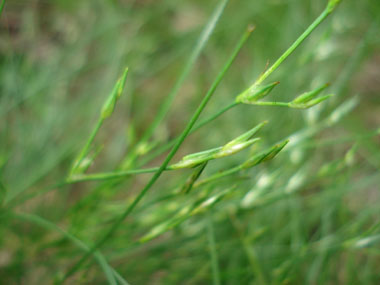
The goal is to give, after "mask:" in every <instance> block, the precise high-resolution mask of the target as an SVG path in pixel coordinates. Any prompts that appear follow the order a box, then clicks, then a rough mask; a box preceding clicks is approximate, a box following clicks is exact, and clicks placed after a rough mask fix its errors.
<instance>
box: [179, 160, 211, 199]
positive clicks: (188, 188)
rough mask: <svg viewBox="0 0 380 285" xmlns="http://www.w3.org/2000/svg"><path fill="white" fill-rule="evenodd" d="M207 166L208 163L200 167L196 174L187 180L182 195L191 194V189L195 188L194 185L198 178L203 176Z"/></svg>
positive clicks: (195, 171) (181, 191)
mask: <svg viewBox="0 0 380 285" xmlns="http://www.w3.org/2000/svg"><path fill="white" fill-rule="evenodd" d="M206 166H207V161H206V162H204V163H203V164H201V165H200V166H198V167H197V168H196V169H195V170H194V172H193V173H192V174H191V176H190V177H189V178H188V179H187V181H186V182H185V184H184V185H183V186H182V187H181V190H180V193H184V194H189V193H190V191H191V189H192V188H193V185H194V183H195V181H197V180H198V178H199V177H200V176H201V174H202V172H203V170H204V169H205V168H206Z"/></svg>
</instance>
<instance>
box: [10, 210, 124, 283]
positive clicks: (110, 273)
mask: <svg viewBox="0 0 380 285" xmlns="http://www.w3.org/2000/svg"><path fill="white" fill-rule="evenodd" d="M11 215H12V216H13V217H15V218H17V219H21V220H24V221H27V222H31V223H34V224H36V225H38V226H40V227H43V228H45V229H47V230H52V231H55V232H58V233H60V234H61V235H63V236H64V237H65V238H67V239H68V240H70V241H71V242H72V243H73V244H74V245H76V246H77V247H78V248H80V249H81V250H83V251H88V250H89V247H88V246H87V245H86V244H85V243H83V242H82V241H81V240H79V239H78V238H76V237H75V236H73V235H72V234H70V233H68V232H66V231H65V230H63V229H61V228H60V227H58V226H57V225H55V224H54V223H52V222H49V221H48V220H45V219H43V218H41V217H39V216H36V215H32V214H26V213H17V214H16V213H12V214H11ZM94 256H95V259H96V260H97V261H98V263H99V265H100V267H101V268H102V269H103V271H104V274H105V275H106V277H107V280H108V283H109V284H115V285H116V284H117V282H116V280H115V277H116V278H117V279H119V280H121V282H122V283H124V284H128V282H127V281H125V280H124V279H123V278H122V277H121V276H120V275H119V274H118V273H117V272H116V271H115V270H114V269H113V268H112V267H111V266H110V265H109V264H108V262H107V260H106V259H105V258H104V256H103V255H102V254H101V253H100V252H96V253H94ZM116 275H117V276H116ZM119 282H120V281H119Z"/></svg>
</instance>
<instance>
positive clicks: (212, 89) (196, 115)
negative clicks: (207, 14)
mask: <svg viewBox="0 0 380 285" xmlns="http://www.w3.org/2000/svg"><path fill="white" fill-rule="evenodd" d="M226 3H227V0H223V1H222V2H221V3H220V4H219V7H218V9H217V13H221V11H222V10H223V9H224V7H225V5H226ZM252 31H253V29H248V30H247V31H246V32H245V33H244V35H243V36H242V38H241V39H240V41H239V43H238V44H237V46H236V47H235V49H234V51H233V53H232V55H231V56H230V58H229V59H228V60H227V63H226V64H225V66H224V67H223V69H222V71H221V72H220V73H219V74H218V76H217V78H216V80H215V81H214V82H213V84H212V86H211V87H210V89H209V90H208V92H207V94H206V95H205V97H204V98H203V99H202V102H201V103H200V105H199V106H198V108H197V110H196V111H195V113H194V115H193V116H192V118H191V119H190V121H189V123H188V124H187V126H186V127H185V129H184V131H183V132H182V134H181V136H180V138H179V140H178V142H176V144H175V145H174V147H173V148H172V150H171V151H170V153H169V154H168V156H167V157H166V158H165V160H164V162H163V163H162V165H161V166H160V168H159V169H158V170H157V172H155V174H154V175H153V177H152V178H151V179H150V181H149V182H148V184H147V185H146V186H145V187H144V188H143V189H142V190H141V192H140V193H139V194H138V195H137V197H136V198H135V200H134V201H133V202H132V203H131V204H130V205H129V207H127V209H126V210H125V211H124V212H123V213H122V214H121V215H120V216H119V218H118V219H117V220H116V222H114V223H113V225H112V226H111V228H110V229H109V230H108V231H107V232H106V234H105V235H104V236H103V237H102V238H101V239H100V240H99V241H98V242H97V243H96V244H95V245H94V246H93V247H92V248H91V250H90V251H89V252H87V253H86V254H85V255H84V256H83V257H82V258H81V259H80V260H79V261H78V262H77V263H76V264H75V265H74V266H73V267H72V268H71V270H69V271H68V272H67V274H66V275H65V276H64V278H63V281H64V280H66V279H67V278H68V277H69V276H71V275H72V274H74V273H75V272H76V271H77V270H78V269H79V267H80V266H81V265H82V263H84V262H85V261H86V260H87V258H88V257H89V256H91V255H92V254H93V252H94V251H96V250H97V249H98V248H100V247H101V246H102V245H103V244H104V243H105V242H106V241H108V239H109V238H110V237H112V235H113V233H114V232H115V231H116V230H117V229H118V228H119V226H120V225H121V224H122V222H123V221H124V220H125V218H126V217H128V216H129V214H130V213H131V212H132V211H133V210H134V209H135V207H136V206H137V204H138V203H139V202H140V200H141V199H142V198H143V197H144V196H145V195H146V193H147V192H148V191H149V190H150V189H151V187H152V186H153V185H154V183H155V182H156V181H157V179H158V178H159V177H160V176H161V174H162V172H163V171H164V170H165V169H166V167H167V166H168V164H169V162H170V160H171V159H172V158H173V156H174V155H175V154H176V152H177V151H178V149H179V147H180V146H181V144H182V143H183V141H184V140H185V138H186V137H187V136H188V134H189V133H190V130H191V129H192V127H193V126H194V124H195V122H196V121H197V120H198V118H199V116H200V115H201V113H202V111H203V110H204V109H205V107H206V105H207V103H208V102H209V101H210V99H211V97H212V95H213V94H214V92H215V90H216V88H217V86H218V85H219V83H220V82H221V80H222V79H223V77H224V75H225V73H226V72H227V70H228V69H229V68H230V66H231V64H232V62H233V61H234V59H235V58H236V56H237V54H238V52H239V51H240V49H241V48H242V46H243V44H244V43H245V41H246V40H247V39H248V37H249V35H250V34H251V32H252Z"/></svg>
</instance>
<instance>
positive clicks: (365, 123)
mask: <svg viewBox="0 0 380 285" xmlns="http://www.w3.org/2000/svg"><path fill="white" fill-rule="evenodd" d="M326 2H327V1H297V0H287V1H278V0H265V1H264V0H260V1H249V0H241V1H230V2H229V3H228V4H227V6H226V7H225V10H224V11H223V14H222V15H221V17H220V19H219V21H218V22H217V24H216V27H215V29H214V30H213V31H212V33H211V35H210V37H209V38H208V40H207V43H205V46H204V48H203V49H202V51H201V53H200V56H199V57H198V58H197V59H196V60H195V61H194V64H193V65H192V66H191V69H190V70H189V71H190V72H189V74H188V75H187V76H186V77H185V78H184V81H183V84H181V85H180V86H179V85H178V87H179V90H178V93H177V96H176V97H175V99H174V102H173V104H172V105H171V108H170V110H169V112H168V113H167V114H166V116H165V117H164V120H163V121H162V122H161V123H160V124H159V125H158V127H157V129H155V131H154V132H153V134H152V136H151V138H149V140H147V141H145V142H144V143H141V137H142V136H143V134H144V132H145V131H146V130H147V129H148V128H149V126H150V124H151V122H152V121H154V120H155V118H157V111H158V110H159V108H160V105H161V104H162V102H163V101H164V100H165V98H167V96H168V94H170V92H171V90H173V86H176V82H177V80H178V78H179V76H180V74H181V73H182V71H183V69H184V67H185V65H186V62H188V58H189V56H190V54H191V53H192V52H193V51H194V49H195V48H194V47H195V46H196V43H197V39H198V37H199V35H200V34H201V32H202V29H203V28H204V27H205V25H206V24H207V22H208V21H209V19H210V17H211V15H212V14H213V13H214V12H213V11H214V9H215V7H216V6H217V5H218V1H214V0H213V1H200V0H199V1H190V0H183V1H176V0H160V1H157V0H156V1H151V0H136V1H127V0H125V1H116V0H108V1H106V0H103V1H100V0H87V1H85V0H83V1H75V0H55V1H43V0H30V1H23V0H10V1H6V4H5V8H4V10H3V13H2V15H1V19H0V22H1V26H0V27H1V30H0V182H1V183H0V189H1V203H2V209H1V223H0V233H1V234H0V242H1V249H0V280H1V282H0V283H2V284H51V283H53V282H58V283H59V282H61V281H62V279H63V278H64V276H65V274H66V273H67V272H70V270H71V269H73V266H74V264H75V263H76V262H77V261H78V260H80V258H81V257H82V256H83V254H84V252H85V251H86V250H88V248H90V247H91V246H92V245H94V244H96V242H97V241H98V240H99V239H100V238H101V237H102V236H104V234H105V233H106V232H107V231H108V229H109V228H110V226H112V224H113V223H114V222H115V221H117V219H118V217H119V216H120V214H121V213H122V212H123V211H124V210H125V208H126V207H127V206H128V205H130V204H131V203H132V201H133V200H134V198H135V197H136V195H138V193H139V192H140V191H141V189H142V188H143V187H144V186H145V185H146V184H147V182H148V181H149V179H150V178H151V175H152V174H144V175H134V176H126V177H124V178H119V179H116V180H115V179H113V180H107V181H91V182H80V183H75V184H66V183H64V182H63V181H64V179H65V178H66V177H67V174H68V172H69V171H70V168H71V167H72V164H73V161H74V159H75V158H76V157H77V155H78V153H79V152H80V150H81V149H82V147H83V146H84V144H85V142H86V141H87V139H88V137H89V135H90V133H91V130H92V129H93V128H94V126H95V124H96V121H97V120H98V117H99V111H100V110H101V108H102V105H103V103H104V101H105V100H106V99H107V96H108V94H109V93H110V91H111V90H112V88H113V86H114V84H115V82H116V80H117V79H118V78H119V76H120V75H121V74H122V72H123V70H124V68H125V67H126V66H128V67H129V73H128V79H127V83H126V86H125V90H124V93H123V96H121V98H120V100H119V101H118V103H117V106H116V109H115V111H114V112H113V114H112V116H111V117H110V118H109V119H107V120H106V121H105V122H104V124H103V126H102V127H101V128H100V130H99V132H98V134H97V136H96V138H95V140H94V144H93V145H94V146H95V147H94V149H95V150H98V149H99V154H98V156H97V157H96V158H95V159H94V161H93V163H92V165H91V166H90V168H89V169H88V170H87V173H98V172H110V171H114V170H121V169H124V170H126V169H136V168H140V167H142V165H143V163H145V162H146V161H147V159H148V158H149V157H150V155H151V154H152V153H154V152H155V151H156V150H157V149H158V148H160V147H161V146H163V145H165V144H166V143H167V142H168V141H170V140H171V139H173V138H175V137H177V136H178V135H179V134H180V133H181V132H182V130H183V129H184V127H185V125H186V123H187V122H188V121H189V119H190V117H191V115H192V114H193V113H194V111H195V109H196V107H197V106H198V104H199V102H200V101H201V99H202V98H203V96H204V94H205V93H206V91H207V89H208V88H209V87H210V85H211V83H212V82H213V80H214V78H215V77H216V76H217V74H218V73H219V71H220V70H221V69H222V68H223V65H224V63H225V62H226V60H227V58H228V57H229V55H230V54H231V51H232V50H233V48H234V46H235V45H236V44H237V42H238V41H239V38H240V35H241V34H243V32H244V30H245V29H246V27H247V25H248V24H251V23H253V24H254V25H255V26H256V30H255V31H254V32H253V33H252V36H251V37H250V38H249V39H248V40H247V42H246V44H245V45H244V46H243V48H242V50H241V51H240V53H239V55H238V57H237V58H236V61H235V62H234V63H233V64H232V66H231V68H230V70H229V71H228V72H227V73H226V75H225V77H224V79H223V81H222V83H221V84H220V86H219V87H218V89H217V90H216V93H215V96H214V97H213V98H212V100H211V101H210V103H209V104H208V105H207V107H206V108H205V110H204V112H203V114H202V115H201V118H200V120H202V119H204V118H207V117H208V116H210V115H212V114H214V113H215V112H217V111H219V110H220V109H222V108H223V107H225V106H226V105H228V104H230V103H231V102H233V100H234V99H235V97H236V95H238V94H239V93H240V92H241V91H243V90H244V89H246V88H247V87H248V86H249V85H250V84H252V83H253V82H254V80H255V79H256V78H257V77H258V76H259V75H260V74H262V72H264V71H265V70H266V68H267V66H268V63H269V65H270V64H271V63H273V62H274V61H275V60H276V59H277V58H278V57H279V56H280V55H281V54H282V53H283V52H284V51H285V50H286V48H288V47H289V46H290V45H291V44H292V43H293V42H294V40H295V39H296V38H297V37H298V36H299V35H300V34H301V33H302V32H303V31H304V30H305V29H306V28H307V27H308V26H309V24H310V23H311V22H312V21H313V20H314V19H315V18H316V17H317V16H318V15H319V14H320V13H321V11H323V9H324V7H325V6H326ZM378 15H380V4H379V2H378V1H376V0H362V1H349V0H346V1H342V3H341V5H339V7H338V8H337V10H336V11H334V13H333V14H332V15H331V16H330V17H329V18H328V19H327V20H326V21H325V22H324V23H322V24H321V25H320V26H319V27H318V28H317V29H316V30H315V31H314V32H313V33H312V34H311V36H310V37H309V38H308V39H307V40H306V41H305V42H304V43H303V44H302V45H301V46H300V47H299V49H297V50H296V52H295V53H294V54H293V55H291V56H290V57H289V58H288V59H287V60H286V61H285V62H284V64H282V65H281V66H280V68H279V69H278V70H276V71H275V72H274V73H273V75H272V76H271V79H270V80H269V81H268V82H266V83H270V82H274V81H280V82H281V83H280V84H279V85H278V86H276V88H275V89H274V90H273V91H272V92H271V94H270V95H269V96H270V100H271V101H285V102H288V101H291V100H293V99H294V98H295V97H296V96H298V95H299V94H301V93H303V92H305V91H309V90H312V89H314V88H316V87H318V86H321V85H323V84H325V83H327V82H329V83H330V84H331V85H330V87H329V89H328V91H327V92H328V93H333V94H335V96H334V97H332V98H330V99H329V100H327V101H326V102H323V103H322V104H319V105H317V106H315V107H312V108H310V109H307V110H299V109H291V108H283V107H273V106H251V105H240V106H237V107H236V108H233V109H231V110H229V111H228V112H226V113H225V114H223V115H222V116H220V117H219V118H218V119H216V120H215V121H213V122H211V123H210V124H207V125H206V126H204V127H203V128H201V129H200V130H198V131H197V132H194V134H192V135H191V136H189V137H188V138H187V139H186V140H185V141H184V143H183V144H182V146H181V148H180V149H179V151H178V153H177V154H176V156H175V157H174V158H173V159H172V162H173V163H174V162H176V161H178V160H180V159H181V157H183V156H184V155H186V154H189V153H194V152H198V151H201V150H205V149H210V148H213V147H217V146H221V145H223V144H225V143H226V142H228V141H230V140H232V139H234V138H236V137H237V136H239V135H240V134H242V133H244V132H246V131H247V130H249V129H251V128H252V127H254V126H255V125H257V124H258V123H260V122H263V121H264V120H268V121H269V123H268V124H267V125H266V126H265V127H264V128H263V129H262V130H261V131H260V134H259V136H260V137H261V142H260V144H259V145H256V144H255V145H253V146H252V148H251V149H250V150H245V151H242V152H241V153H238V154H236V155H234V156H231V157H226V158H221V159H217V160H215V161H210V162H209V163H208V164H207V167H206V168H205V169H204V171H203V173H202V174H201V177H200V179H202V178H205V177H208V176H211V175H212V174H213V173H215V172H217V171H220V170H224V169H229V168H231V167H233V166H236V165H238V164H240V163H242V162H243V161H244V160H245V159H246V158H247V156H248V155H249V153H255V152H256V151H257V150H258V149H260V150H261V149H265V147H270V146H272V145H273V144H274V143H276V142H279V141H282V140H283V139H286V138H289V139H290V143H289V144H288V145H287V146H286V147H285V148H284V150H283V151H282V152H280V154H279V155H278V156H276V158H275V159H273V160H271V161H269V162H267V163H263V164H260V165H258V166H257V167H255V168H252V169H248V170H246V171H243V172H239V173H236V174H234V175H231V176H228V177H226V178H224V179H221V180H217V181H215V182H214V183H210V184H207V185H206V186H204V187H200V188H196V189H193V190H192V191H191V192H190V194H188V195H184V194H178V193H177V192H176V191H177V190H178V188H180V187H182V185H183V184H184V183H185V181H186V180H187V179H188V177H189V175H191V174H192V173H193V170H177V171H170V172H165V173H163V175H162V176H161V177H160V179H159V180H158V181H157V183H156V184H154V185H153V187H152V188H151V191H150V192H149V193H147V195H146V196H145V197H144V198H143V199H142V200H141V201H140V203H139V204H138V206H137V207H136V209H135V210H134V211H133V212H132V213H131V215H129V216H128V217H127V218H126V219H125V221H123V223H122V225H121V226H120V227H119V228H117V229H116V231H115V232H114V233H113V234H112V236H111V237H110V238H109V239H107V241H106V242H105V243H104V244H103V245H102V246H101V247H100V251H99V252H98V255H97V256H98V258H97V260H98V261H99V260H100V264H102V262H103V266H101V267H102V268H103V270H101V269H100V267H99V265H98V263H97V262H96V261H97V260H96V259H94V258H89V259H87V261H86V262H85V263H83V264H82V265H81V266H80V267H79V268H78V270H76V271H75V272H73V273H74V274H73V275H72V276H70V277H68V278H67V279H66V280H65V281H66V283H68V284H78V283H83V284H104V283H106V282H107V281H108V282H110V283H112V282H117V283H119V284H123V282H125V281H123V280H122V279H123V278H124V279H125V280H126V281H127V282H128V283H130V284H210V283H214V284H305V283H309V284H379V283H380V274H379V270H378V268H379V266H380V248H379V243H378V241H380V221H379V218H378V217H379V214H380V207H379V202H380V196H379V190H380V189H379V185H380V175H379V168H380V149H379V143H380V141H379V133H380V132H379V124H380V116H379V114H380V97H379V91H380V68H379V66H380V57H379V55H380V53H379V51H380V37H379V29H380V22H379V21H380V19H379V16H378ZM100 148H101V149H100ZM164 158H165V155H164V156H163V155H161V156H158V157H156V158H155V159H153V160H151V161H150V162H149V163H148V164H146V167H154V166H159V165H160V164H161V163H162V161H163V159H164ZM144 167H145V166H144ZM52 185H54V186H53V187H52ZM210 197H211V198H212V197H214V198H215V197H216V198H217V199H216V200H215V201H216V202H217V203H211V202H215V201H214V200H212V201H211V202H210V200H207V199H209V198H210ZM219 198H220V200H219ZM205 201H208V203H210V204H204V202H205ZM202 203H203V204H202ZM189 209H191V210H189ZM152 229H154V231H155V232H152ZM155 233H159V234H157V236H156V235H155ZM147 234H152V236H151V237H152V239H150V237H149V236H146V235H147ZM144 236H145V237H146V238H145V239H141V238H142V237H144ZM83 249H84V251H83ZM100 252H101V254H100ZM99 254H100V255H99ZM99 256H100V257H99ZM102 258H105V259H106V260H107V262H108V264H109V266H108V265H104V262H105V261H104V260H103V261H102ZM104 268H106V269H105V270H104ZM107 270H111V271H112V272H113V273H110V272H109V271H108V274H107ZM113 270H115V271H113ZM104 271H105V272H104ZM115 272H118V274H119V275H118V274H115ZM110 276H111V277H110ZM112 276H116V279H117V280H116V281H115V280H113V277H112ZM117 276H119V277H117ZM120 276H122V278H121V277H120ZM112 280H113V281H112Z"/></svg>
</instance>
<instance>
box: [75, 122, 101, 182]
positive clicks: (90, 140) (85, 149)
mask: <svg viewBox="0 0 380 285" xmlns="http://www.w3.org/2000/svg"><path fill="white" fill-rule="evenodd" d="M103 122H104V118H102V117H100V118H99V120H98V122H97V123H96V126H95V128H94V129H93V130H92V132H91V134H90V137H89V138H88V140H87V142H86V144H85V145H84V147H83V148H82V150H81V152H80V153H79V155H78V156H77V158H76V159H75V160H74V164H73V166H72V167H71V171H70V174H69V177H70V176H71V175H72V174H73V173H74V172H75V170H76V168H77V167H79V166H80V164H81V162H82V160H83V158H84V157H85V156H86V155H87V154H88V152H89V150H90V147H91V144H92V143H93V141H94V139H95V137H96V134H97V133H98V131H99V129H100V127H101V126H102V125H103Z"/></svg>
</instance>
